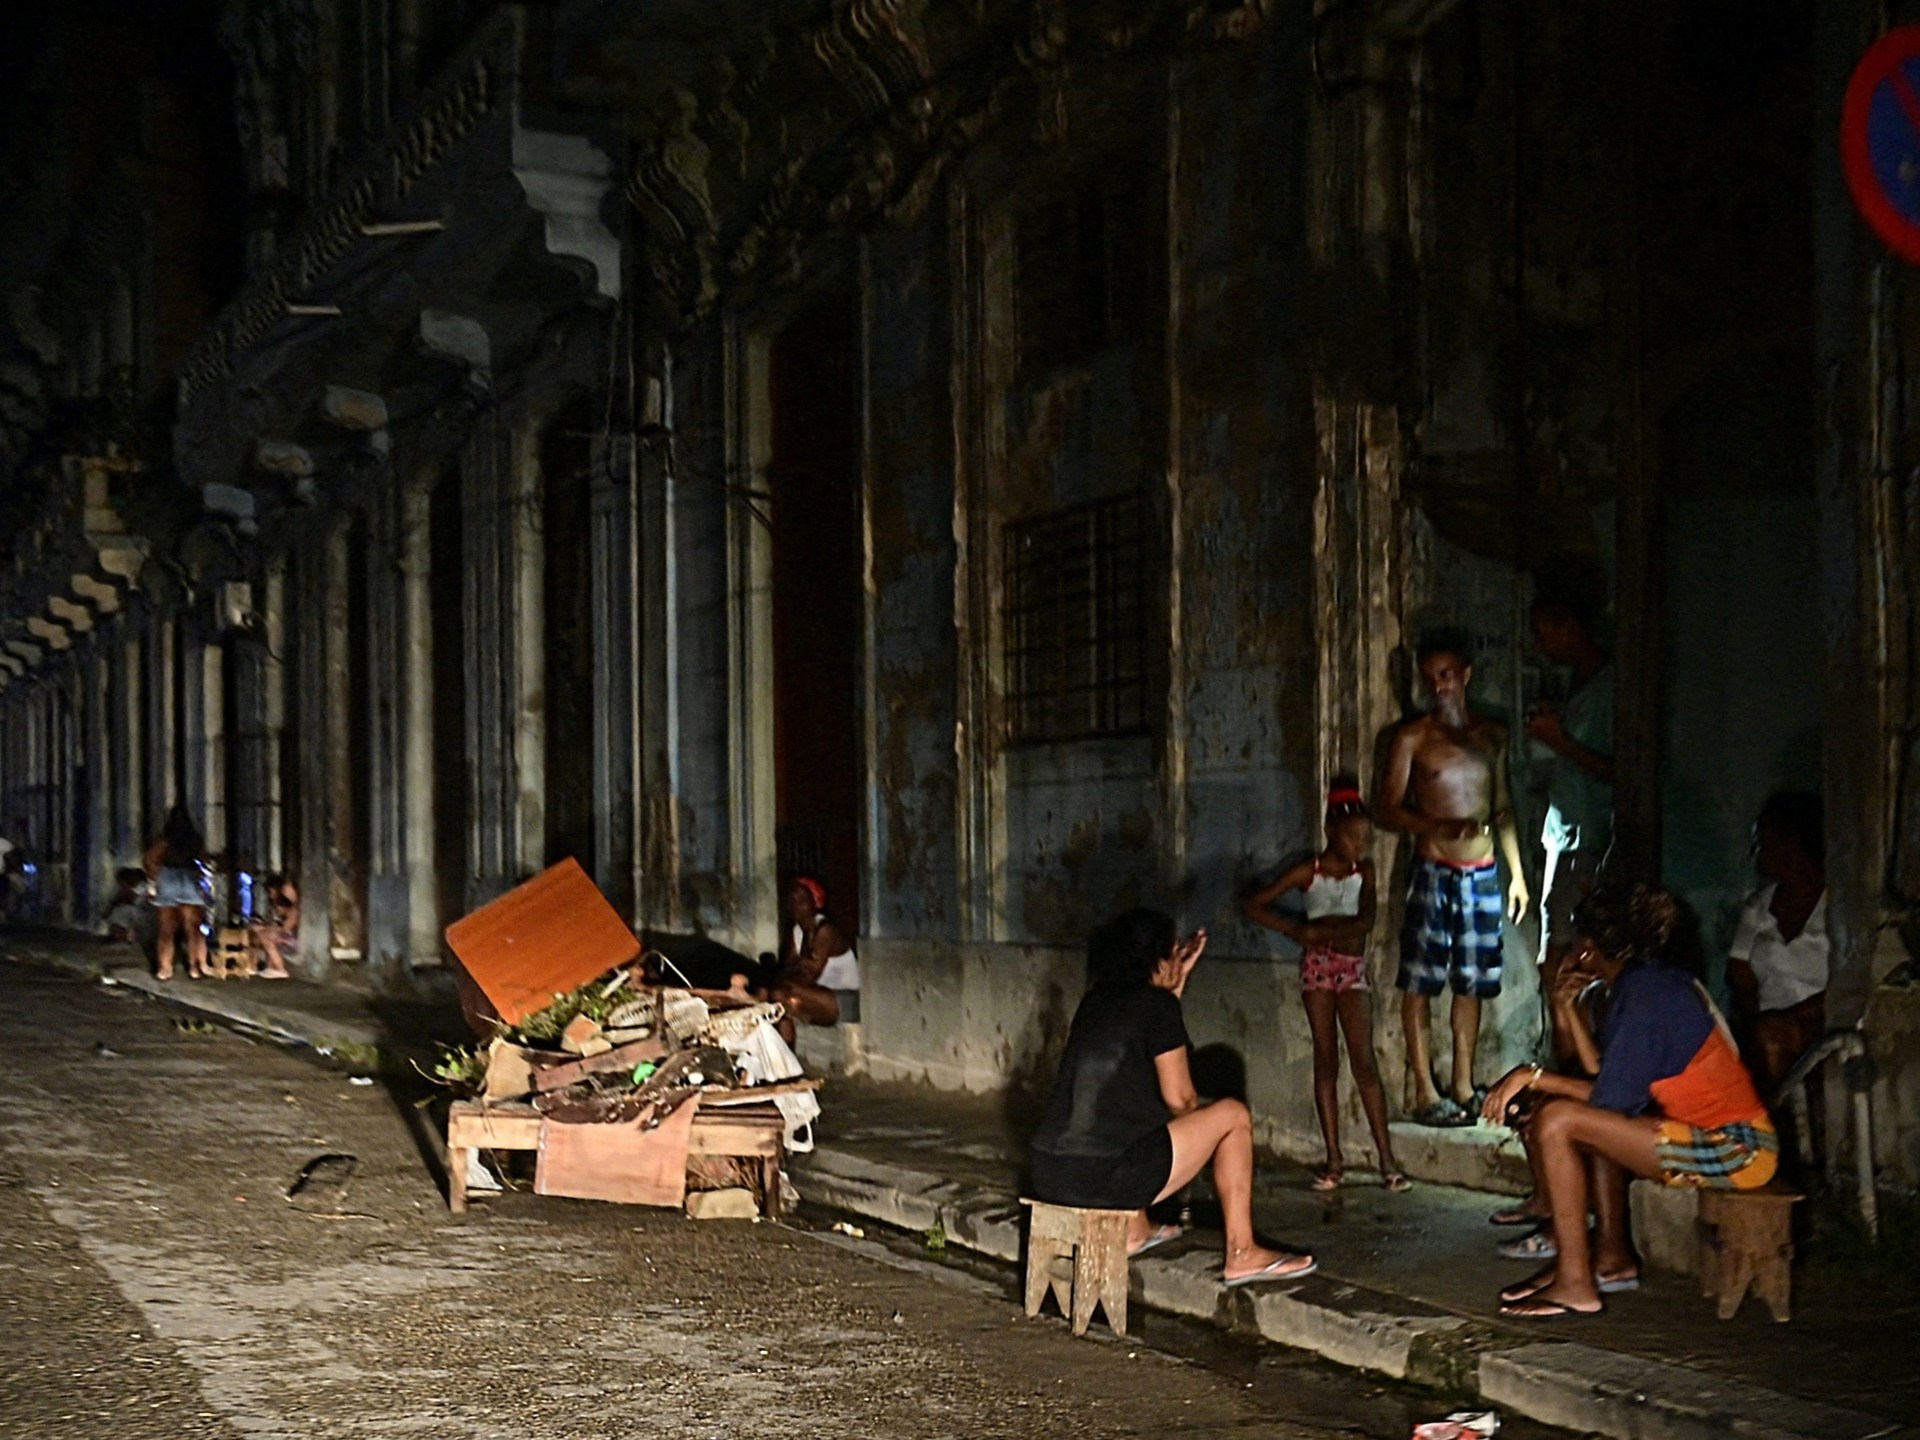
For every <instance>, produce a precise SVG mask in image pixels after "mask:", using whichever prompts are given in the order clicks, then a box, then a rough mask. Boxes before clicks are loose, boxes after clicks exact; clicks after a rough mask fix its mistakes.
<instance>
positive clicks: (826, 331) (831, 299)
mask: <svg viewBox="0 0 1920 1440" xmlns="http://www.w3.org/2000/svg"><path fill="white" fill-rule="evenodd" d="M858 356H859V335H858V331H857V328H856V320H855V310H854V305H853V301H852V298H851V297H850V296H849V295H847V294H845V293H844V292H836V293H835V294H833V295H830V296H828V297H827V298H825V299H823V300H820V301H818V302H817V303H815V304H814V305H813V306H811V307H810V308H809V309H807V310H806V311H805V312H803V313H802V314H801V315H799V316H798V317H797V318H795V319H794V321H793V322H792V323H791V324H790V325H788V326H787V327H786V328H785V329H784V330H782V331H781V332H780V334H779V336H778V338H777V339H775V340H774V342H773V346H772V352H771V354H770V355H769V357H768V366H767V372H768V373H767V390H768V401H769V407H770V412H771V416H770V418H771V440H772V445H771V451H772V460H771V464H770V466H769V474H768V483H769V486H770V488H771V490H772V492H773V502H772V511H773V685H774V695H773V702H774V704H773V716H774V719H773V747H774V776H775V815H776V823H777V826H778V829H777V830H776V832H775V843H776V849H777V852H778V858H779V865H780V870H781V876H782V879H783V880H784V879H785V878H786V877H788V876H791V875H793V874H795V873H808V874H813V875H816V876H817V877H818V878H819V879H820V880H821V881H822V882H823V883H824V884H825V885H826V887H827V891H828V895H829V901H828V908H829V909H830V910H831V911H832V913H833V915H834V918H835V919H836V920H838V921H839V922H840V924H841V925H843V926H845V927H847V928H849V929H854V928H857V927H858V926H859V924H860V914H861V910H860V820H859V816H860V800H861V796H862V794H863V793H864V791H865V787H866V776H865V765H864V763H863V757H862V750H861V744H860V698H859V697H860V678H861V652H862V644H861V635H862V623H861V616H862V607H861V599H862V595H863V593H864V587H863V585H862V581H861V562H862V555H863V546H862V543H861V524H860V446H859V434H860V432H859V388H858V371H857V368H856V367H857V361H858Z"/></svg>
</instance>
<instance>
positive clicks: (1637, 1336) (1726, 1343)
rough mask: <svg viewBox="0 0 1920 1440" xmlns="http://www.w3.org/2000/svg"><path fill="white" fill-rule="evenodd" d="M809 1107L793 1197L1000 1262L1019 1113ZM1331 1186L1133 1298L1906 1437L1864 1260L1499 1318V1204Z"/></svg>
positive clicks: (1884, 1308)
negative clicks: (1267, 1247)
mask: <svg viewBox="0 0 1920 1440" xmlns="http://www.w3.org/2000/svg"><path fill="white" fill-rule="evenodd" d="M0 954H5V955H7V956H8V957H9V958H14V959H25V960H30V961H37V962H39V963H43V964H55V965H60V966H62V967H64V968H68V969H80V970H85V971H88V972H90V973H95V974H98V975H100V976H101V977H102V978H103V979H105V980H107V981H109V982H111V983H114V984H117V985H120V986H122V987H123V988H127V989H129V990H137V991H143V992H146V993H149V994H152V995H154V996H156V997H157V998H160V999H162V1000H164V1001H166V1002H168V1003H170V1004H174V1005H180V1006H184V1007H187V1008H190V1009H192V1010H195V1011H198V1012H201V1013H203V1014H206V1015H209V1016H212V1017H216V1018H218V1019H220V1020H222V1021H225V1022H227V1023H231V1024H236V1025H240V1026H243V1027H246V1028H248V1029H251V1030H254V1031H258V1032H264V1033H268V1034H271V1035H274V1036H276V1037H278V1038H280V1039H282V1040H285V1041H288V1042H289V1043H301V1044H308V1045H312V1046H314V1047H315V1048H316V1049H323V1050H329V1051H332V1052H333V1053H335V1054H338V1055H342V1056H344V1057H346V1058H348V1059H349V1060H350V1062H351V1063H354V1064H356V1065H359V1064H362V1063H364V1064H366V1065H368V1066H369V1067H370V1066H371V1065H372V1064H373V1063H374V1059H375V1056H376V1053H377V1054H379V1055H383V1056H385V1057H388V1058H389V1059H390V1060H391V1059H393V1058H398V1057H402V1056H408V1055H412V1056H419V1055H423V1054H425V1053H428V1052H430V1051H431V1049H432V1045H433V1042H434V1041H436V1040H439V1039H456V1038H461V1037H462V1031H461V1028H460V1023H459V1019H458V1015H457V1014H456V1013H454V1012H453V1011H452V1009H451V1007H450V1004H449V1003H448V1002H447V1001H446V1000H444V999H435V998H433V997H429V998H427V999H424V1000H419V1001H411V1002H396V1001H390V1000H385V999H380V998H376V997H371V996H363V995H358V994H355V993H354V992H351V991H347V990H343V989H340V988H324V989H323V988H320V987H315V986H310V985H305V984H302V983H300V982H298V981H289V982H282V983H265V982H260V981H250V982H225V983H222V982H218V981H199V982H191V981H185V980H179V979H176V980H174V981H171V982H169V983H167V984H165V985H162V984H160V983H159V982H158V981H155V980H154V979H153V978H152V977H151V976H150V975H149V974H148V973H147V972H146V971H145V969H144V968H140V967H137V966H129V965H126V964H124V963H121V962H123V961H124V960H125V959H126V958H127V952H126V951H125V950H124V949H123V948H117V947H107V946H103V945H100V944H98V943H97V942H88V941H85V940H71V941H70V940H66V939H62V938H58V937H34V938H31V939H22V938H18V937H10V938H8V939H7V940H5V941H4V942H0ZM822 1099H823V1103H824V1105H825V1110H826V1113H825V1116H824V1117H823V1119H822V1122H821V1124H820V1127H819V1132H820V1142H819V1146H818V1148H817V1149H816V1150H815V1151H814V1152H813V1153H812V1154H811V1155H807V1156H801V1157H796V1159H795V1163H794V1167H793V1169H794V1174H795V1178H796V1180H797V1182H798V1184H799V1185H800V1187H801V1190H802V1192H803V1194H804V1195H805V1196H806V1198H807V1199H808V1200H809V1201H812V1202H816V1203H819V1204H823V1205H826V1206H829V1207H832V1208H835V1209H840V1210H845V1211H848V1212H851V1213H853V1214H855V1215H859V1216H862V1217H865V1218H867V1219H870V1220H873V1221H875V1222H878V1223H882V1224H886V1225H891V1226H895V1227H898V1228H900V1229H904V1230H908V1231H926V1230H929V1229H931V1228H932V1227H933V1226H934V1225H936V1224H938V1225H939V1226H941V1227H942V1228H943V1229H944V1231H945V1233H946V1235H947V1238H948V1242H949V1243H950V1244H955V1245H960V1246H964V1247H966V1248H968V1249H971V1250H974V1251H977V1252H979V1253H981V1254H984V1255H988V1256H993V1257H996V1258H998V1259H1001V1260H1005V1261H1009V1262H1017V1261H1018V1258H1019V1255H1020V1246H1021V1229H1020V1225H1021V1221H1020V1215H1021V1210H1020V1206H1019V1204H1018V1194H1019V1156H1020V1153H1021V1150H1020V1145H1019V1143H1018V1138H1017V1137H1018V1136H1019V1135H1020V1134H1021V1133H1022V1132H1023V1130H1024V1125H1025V1121H1026V1117H1025V1115H1024V1114H1023V1113H1021V1111H1020V1109H1019V1107H1018V1105H1017V1104H1015V1103H1014V1102H1012V1101H1010V1100H1008V1099H1006V1098H1004V1097H980V1096H966V1095H954V1094H948V1093H943V1092H935V1091H930V1090H926V1089H921V1088H916V1087H906V1086H881V1085H875V1084H870V1083H863V1082H858V1081H848V1080H844V1079H836V1080H835V1081H834V1082H833V1083H832V1084H831V1085H830V1086H829V1087H828V1089H827V1090H826V1091H825V1092H823V1095H822ZM1410 1138H1411V1137H1410ZM1497 1139H1498V1137H1497V1136H1496V1135H1495V1134H1494V1133H1493V1132H1485V1133H1484V1134H1481V1135H1479V1136H1478V1137H1475V1136H1472V1135H1461V1134H1459V1133H1455V1134H1453V1135H1451V1136H1447V1137H1444V1138H1442V1137H1434V1138H1433V1139H1432V1144H1433V1146H1435V1147H1437V1154H1438V1159H1437V1160H1435V1161H1432V1162H1430V1163H1429V1164H1423V1165H1422V1166H1421V1167H1420V1169H1421V1170H1422V1171H1426V1172H1427V1173H1432V1169H1433V1168H1436V1167H1439V1168H1447V1167H1451V1168H1453V1169H1460V1168H1462V1167H1464V1168H1465V1169H1466V1170H1467V1171H1469V1172H1471V1171H1472V1170H1473V1169H1474V1167H1476V1166H1478V1167H1481V1168H1483V1169H1485V1170H1487V1171H1488V1173H1489V1174H1490V1177H1491V1178H1492V1182H1493V1183H1496V1184H1502V1183H1503V1182H1504V1181H1506V1180H1507V1179H1508V1178H1509V1176H1510V1170H1509V1169H1508V1165H1507V1163H1506V1162H1501V1161H1499V1160H1497V1159H1496V1160H1492V1161H1489V1160H1487V1159H1486V1158H1485V1152H1486V1151H1489V1150H1491V1149H1492V1147H1493V1145H1494V1143H1495V1142H1496V1141H1497ZM1348 1179H1349V1184H1348V1186H1347V1187H1346V1188H1344V1189H1342V1190H1340V1191H1337V1192H1335V1193H1334V1194H1332V1195H1331V1196H1325V1195H1319V1194H1315V1193H1313V1192H1311V1191H1310V1190H1309V1189H1308V1188H1307V1183H1306V1182H1307V1174H1306V1172H1305V1171H1304V1170H1302V1169H1300V1168H1299V1167H1295V1166H1289V1165H1285V1164H1280V1163H1269V1164H1263V1166H1262V1171H1261V1177H1260V1190H1259V1194H1258V1197H1257V1202H1256V1219H1257V1221H1258V1222H1259V1225H1260V1228H1261V1231H1262V1233H1263V1234H1264V1235H1266V1236H1269V1237H1271V1238H1273V1239H1274V1240H1275V1241H1276V1242H1278V1243H1281V1244H1285V1245H1288V1246H1291V1247H1293V1248H1297V1249H1305V1250H1310V1251H1312V1252H1313V1253H1314V1254H1315V1255H1316V1256H1317V1257H1318V1258H1319V1260H1320V1272H1319V1273H1318V1274H1316V1275H1314V1276H1311V1277H1309V1278H1307V1279H1305V1280H1303V1281H1298V1282H1295V1283H1293V1284H1290V1285H1272V1286H1264V1287H1255V1288H1252V1289H1248V1290H1238V1291H1229V1290H1226V1289H1225V1288H1224V1287H1223V1286H1222V1285H1221V1284H1220V1282H1219V1279H1218V1275H1217V1272H1218V1266H1219V1237H1218V1235H1217V1233H1214V1232H1206V1231H1198V1230H1197V1231H1196V1232H1195V1234H1194V1236H1193V1237H1192V1238H1191V1239H1185V1240H1182V1241H1179V1242H1176V1243H1175V1244H1173V1245H1170V1246H1168V1247H1166V1248H1165V1249H1164V1250H1161V1251H1158V1252H1156V1253H1155V1254H1153V1255H1150V1256H1147V1257H1145V1258H1143V1259H1141V1260H1139V1261H1136V1262H1135V1265H1134V1286H1135V1292H1134V1293H1135V1301H1136V1303H1141V1304H1145V1305H1147V1306H1151V1307H1155V1308H1158V1309H1162V1310H1166V1311H1170V1312H1172V1313H1175V1314H1179V1315H1184V1316H1189V1317H1194V1318H1198V1319H1203V1320H1207V1321H1210V1322H1212V1323H1215V1324H1219V1325H1221V1326H1223V1327H1226V1328H1228V1329H1231V1330H1235V1331H1238V1332H1241V1333H1245V1334H1249V1335H1258V1336H1260V1337H1262V1338H1264V1339H1266V1340H1270V1341H1273V1342H1276V1343H1279V1344H1283V1345H1289V1346H1295V1347H1298V1348H1300V1349H1304V1350H1308V1351H1311V1352H1313V1353H1315V1354H1317V1355H1320V1356H1323V1357H1325V1358H1327V1359H1329V1360H1332V1361H1334V1362H1336V1363H1339V1364H1342V1365H1348V1366H1352V1367H1355V1368H1358V1369H1361V1370H1365V1371H1370V1372H1374V1373H1377V1374H1381V1375H1386V1376H1390V1377H1393V1378H1396V1379H1405V1380H1409V1381H1412V1382H1414V1383H1417V1384H1424V1385H1430V1386H1433V1387H1435V1388H1437V1389H1441V1390H1444V1391H1446V1392H1448V1393H1449V1394H1450V1395H1453V1396H1459V1397H1462V1398H1470V1399H1473V1400H1477V1401H1478V1402H1480V1403H1482V1404H1484V1405H1487V1406H1491V1407H1494V1408H1497V1409H1500V1410H1503V1411H1506V1412H1508V1413H1519V1414H1523V1415H1526V1416H1528V1417H1530V1418H1533V1419H1536V1420H1539V1421H1542V1422H1545V1423H1547V1424H1551V1425H1558V1426H1564V1427H1566V1428H1568V1429H1572V1430H1576V1431H1582V1432H1587V1433H1592V1434H1602V1435H1608V1436H1616V1437H1620V1440H1708V1437H1717V1436H1723V1435H1725V1434H1727V1433H1729V1432H1731V1433H1733V1434H1736V1435H1742V1436H1751V1437H1756V1440H1788V1437H1799V1436H1804V1437H1810V1440H1881V1437H1893V1436H1902V1437H1920V1428H1916V1427H1915V1422H1916V1421H1917V1420H1920V1367H1916V1366H1915V1364H1914V1363H1913V1352H1912V1347H1911V1345H1910V1343H1909V1337H1910V1336H1911V1334H1912V1333H1914V1328H1915V1326H1916V1322H1920V1296H1916V1294H1915V1293H1914V1292H1913V1289H1912V1288H1911V1287H1903V1286H1901V1285H1899V1284H1898V1283H1895V1282H1890V1281H1886V1280H1885V1279H1884V1278H1881V1277H1876V1275H1875V1274H1874V1272H1873V1271H1871V1270H1870V1269H1868V1268H1866V1267H1865V1266H1864V1265H1863V1264H1859V1263H1855V1264H1851V1265H1849V1264H1845V1263H1840V1262H1838V1261H1836V1260H1830V1259H1827V1258H1825V1257H1822V1256H1821V1255H1819V1254H1818V1253H1816V1254H1814V1255H1812V1256H1810V1257H1808V1258H1807V1259H1806V1260H1805V1261H1803V1263H1802V1264H1801V1265H1800V1266H1799V1267H1798V1270H1797V1273H1796V1277H1795V1295H1794V1307H1795V1316H1794V1319H1793V1321H1792V1323H1791V1324H1789V1325H1784V1326H1781V1325H1775V1324H1773V1323H1772V1322H1771V1320H1770V1319H1769V1318H1767V1316H1766V1315H1765V1313H1764V1311H1763V1310H1762V1309H1761V1307H1760V1306H1759V1304H1758V1302H1757V1301H1753V1300H1751V1299H1750V1300H1749V1301H1748V1303H1747V1305H1746V1306H1745V1307H1744V1308H1743V1310H1742V1311H1741V1313H1740V1314H1739V1315H1737V1316H1735V1317H1734V1318H1733V1319H1732V1320H1729V1321H1725V1322H1722V1321H1719V1320H1716V1319H1715V1318H1714V1312H1713V1308H1712V1305H1711V1303H1710V1302H1708V1301H1706V1300H1704V1299H1702V1298H1701V1297H1700V1296H1699V1294H1698V1292H1697V1289H1696V1287H1695V1285H1694V1283H1693V1282H1692V1281H1691V1280H1688V1279H1686V1278H1685V1277H1681V1276H1677V1275H1672V1274H1668V1273H1664V1272H1662V1271H1659V1270H1656V1269H1650V1270H1649V1271H1648V1273H1647V1276H1646V1282H1645V1285H1644V1287H1643V1288H1642V1290H1641V1291H1640V1292H1638V1293H1634V1294H1626V1295H1619V1296H1614V1297H1611V1299H1610V1302H1609V1306H1608V1311H1607V1313H1606V1314H1605V1315H1602V1316H1599V1317H1595V1318H1591V1319H1577V1320H1562V1321H1558V1322H1550V1323H1549V1322H1535V1323H1533V1324H1531V1325H1529V1324H1525V1323H1522V1322H1512V1321H1502V1320H1500V1319H1498V1318H1497V1317H1496V1316H1495V1315H1494V1313H1493V1311H1494V1292H1495V1291H1497V1289H1498V1288H1499V1287H1500V1286H1501V1285H1503V1284H1506V1283H1509V1282H1510V1281H1512V1280H1514V1279H1518V1278H1520V1277H1521V1276H1522V1275H1523V1274H1524V1273H1525V1267H1524V1266H1521V1265H1518V1264H1515V1263H1511V1262H1506V1261H1501V1260H1499V1259H1497V1258H1496V1257H1495V1256H1494V1254H1493V1246H1494V1243H1495V1242H1496V1241H1497V1240H1498V1239H1500V1238H1502V1237H1503V1236H1510V1235H1512V1234H1514V1233H1515V1232H1512V1231H1504V1232H1502V1231H1496V1230H1494V1229H1493V1228H1492V1227H1490V1226H1489V1225H1488V1224H1487V1223H1486V1216H1487V1214H1488V1212H1489V1211H1490V1210H1491V1209H1493V1208H1494V1206H1495V1204H1496V1203H1497V1202H1496V1201H1495V1200H1494V1199H1493V1198H1492V1197H1491V1196H1490V1195H1489V1194H1487V1193H1485V1192H1480V1191H1474V1190H1468V1189H1464V1188H1460V1187H1454V1186H1446V1185H1438V1184H1423V1185H1420V1186H1418V1187H1417V1188H1416V1189H1415V1190H1414V1191H1413V1192H1412V1193H1410V1194H1405V1195H1392V1194H1389V1193H1387V1192H1386V1191H1384V1190H1382V1189H1380V1188H1379V1187H1378V1185H1377V1183H1376V1182H1375V1180H1374V1177H1372V1176H1371V1175H1368V1174H1365V1173H1364V1172H1350V1173H1349V1176H1348Z"/></svg>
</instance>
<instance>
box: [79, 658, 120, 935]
mask: <svg viewBox="0 0 1920 1440" xmlns="http://www.w3.org/2000/svg"><path fill="white" fill-rule="evenodd" d="M118 648H119V647H118V646H117V645H116V644H114V643H113V641H112V639H111V638H110V637H109V636H106V635H101V636H99V637H97V639H96V641H95V643H94V645H93V647H92V649H91V651H90V652H89V654H88V655H87V658H86V661H85V664H86V686H85V691H84V693H85V696H86V731H85V734H86V750H87V761H86V775H87V796H86V805H87V810H86V817H87V833H86V834H85V835H84V836H80V837H78V841H79V843H78V844H76V846H75V850H76V852H77V853H78V854H80V855H81V856H83V857H84V863H85V864H86V865H87V866H88V875H87V881H88V883H87V887H86V889H87V894H86V901H87V903H86V906H85V911H84V913H79V914H76V915H75V916H74V918H75V919H76V920H79V921H81V922H82V923H84V924H86V925H88V927H89V928H91V927H92V925H93V923H94V922H95V921H97V920H98V919H99V917H100V911H101V908H102V906H103V905H104V903H105V901H106V898H107V897H108V896H110V895H112V894H113V872H114V871H115V870H116V869H117V868H118V867H119V866H120V865H121V864H122V863H123V862H122V861H121V860H120V859H119V858H118V851H117V849H116V847H115V845H114V843H113V838H114V837H113V812H114V796H115V795H116V794H117V793H118V778H119V777H118V774H117V772H116V770H115V768H114V746H113V714H114V711H115V709H116V708H117V707H116V705H115V703H114V702H115V698H116V697H115V695H114V692H113V652H114V651H115V650H117V649H118Z"/></svg>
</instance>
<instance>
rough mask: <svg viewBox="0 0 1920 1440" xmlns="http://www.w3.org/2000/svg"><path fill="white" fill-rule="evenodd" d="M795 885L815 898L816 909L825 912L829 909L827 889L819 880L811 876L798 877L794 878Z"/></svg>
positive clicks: (814, 905) (814, 906)
mask: <svg viewBox="0 0 1920 1440" xmlns="http://www.w3.org/2000/svg"><path fill="white" fill-rule="evenodd" d="M793 883H794V884H796V885H798V886H799V887H800V888H801V889H802V890H804V891H806V892H807V894H809V895H811V896H812V897H813V908H814V909H816V910H824V909H826V908H827V887H826V886H824V885H822V884H821V883H820V882H819V881H818V880H816V879H814V878H813V877H812V876H811V875H796V876H794V877H793Z"/></svg>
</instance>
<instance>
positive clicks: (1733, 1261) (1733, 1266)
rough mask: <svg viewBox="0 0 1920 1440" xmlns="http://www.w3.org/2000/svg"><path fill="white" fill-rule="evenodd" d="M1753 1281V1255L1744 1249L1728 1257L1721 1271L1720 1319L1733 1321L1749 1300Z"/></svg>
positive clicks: (1732, 1252) (1735, 1251)
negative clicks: (1749, 1286)
mask: <svg viewBox="0 0 1920 1440" xmlns="http://www.w3.org/2000/svg"><path fill="white" fill-rule="evenodd" d="M1752 1279H1753V1255H1752V1253H1751V1252H1750V1251H1748V1250H1747V1249H1745V1248H1744V1247H1742V1248H1740V1249H1737V1250H1734V1251H1731V1252H1730V1253H1728V1254H1727V1255H1726V1257H1725V1258H1724V1260H1723V1262H1722V1266H1721V1270H1720V1318H1721V1319H1722V1320H1731V1319H1732V1318H1733V1315H1734V1312H1735V1311H1737V1310H1738V1309H1739V1308H1740V1302H1741V1301H1742V1300H1744V1299H1746V1298H1747V1284H1748V1282H1749V1281H1751V1280H1752Z"/></svg>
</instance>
